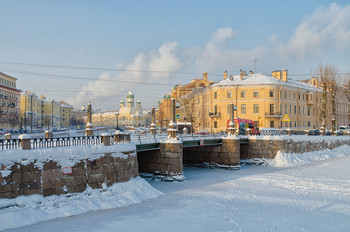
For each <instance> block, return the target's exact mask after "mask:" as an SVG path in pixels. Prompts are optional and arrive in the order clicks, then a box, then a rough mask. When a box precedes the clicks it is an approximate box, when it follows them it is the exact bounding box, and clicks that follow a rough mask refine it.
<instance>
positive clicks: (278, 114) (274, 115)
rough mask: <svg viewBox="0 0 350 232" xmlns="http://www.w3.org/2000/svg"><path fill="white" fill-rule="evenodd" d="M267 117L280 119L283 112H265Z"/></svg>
mask: <svg viewBox="0 0 350 232" xmlns="http://www.w3.org/2000/svg"><path fill="white" fill-rule="evenodd" d="M265 117H266V118H280V117H282V113H281V112H265Z"/></svg>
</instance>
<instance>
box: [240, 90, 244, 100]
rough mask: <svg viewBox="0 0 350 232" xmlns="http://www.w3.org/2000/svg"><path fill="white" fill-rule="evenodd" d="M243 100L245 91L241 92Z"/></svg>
mask: <svg viewBox="0 0 350 232" xmlns="http://www.w3.org/2000/svg"><path fill="white" fill-rule="evenodd" d="M241 98H245V90H242V91H241Z"/></svg>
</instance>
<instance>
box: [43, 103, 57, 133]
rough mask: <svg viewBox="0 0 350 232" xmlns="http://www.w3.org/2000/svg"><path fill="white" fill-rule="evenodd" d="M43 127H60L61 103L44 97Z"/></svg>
mask: <svg viewBox="0 0 350 232" xmlns="http://www.w3.org/2000/svg"><path fill="white" fill-rule="evenodd" d="M42 100H43V102H42V111H41V112H42V119H43V120H42V128H44V129H53V128H60V127H61V125H60V123H61V119H60V118H61V103H59V102H57V101H55V100H49V99H46V98H44V97H42Z"/></svg>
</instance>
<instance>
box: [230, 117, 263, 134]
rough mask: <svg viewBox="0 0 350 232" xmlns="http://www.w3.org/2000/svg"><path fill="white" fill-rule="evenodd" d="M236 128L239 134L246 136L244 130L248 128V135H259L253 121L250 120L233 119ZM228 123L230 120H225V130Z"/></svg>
mask: <svg viewBox="0 0 350 232" xmlns="http://www.w3.org/2000/svg"><path fill="white" fill-rule="evenodd" d="M234 122H235V125H236V128H237V129H238V131H239V134H243V135H245V134H246V129H247V128H250V134H251V135H260V131H259V129H258V128H257V127H256V125H255V123H254V121H252V120H250V119H243V118H235V119H234ZM229 123H230V120H227V128H228V124H229Z"/></svg>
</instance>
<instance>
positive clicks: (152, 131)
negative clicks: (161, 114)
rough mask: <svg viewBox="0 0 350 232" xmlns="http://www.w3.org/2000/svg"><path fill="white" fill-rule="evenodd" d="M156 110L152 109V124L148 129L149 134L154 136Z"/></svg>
mask: <svg viewBox="0 0 350 232" xmlns="http://www.w3.org/2000/svg"><path fill="white" fill-rule="evenodd" d="M155 123H156V109H155V108H154V107H152V124H151V128H150V133H151V134H153V135H155V134H156V124H155Z"/></svg>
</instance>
